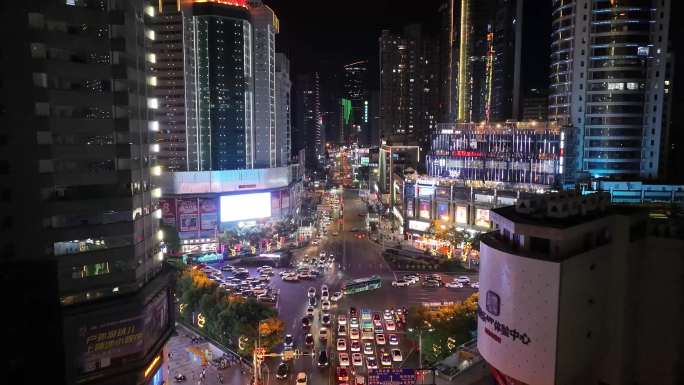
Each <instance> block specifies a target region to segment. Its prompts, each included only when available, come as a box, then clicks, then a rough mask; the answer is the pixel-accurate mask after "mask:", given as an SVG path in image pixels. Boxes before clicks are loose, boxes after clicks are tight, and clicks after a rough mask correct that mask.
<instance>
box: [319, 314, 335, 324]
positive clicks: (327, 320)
mask: <svg viewBox="0 0 684 385" xmlns="http://www.w3.org/2000/svg"><path fill="white" fill-rule="evenodd" d="M331 319H332V318H331V317H330V314H328V313H323V315H321V325H323V326H329V325H330V323H331Z"/></svg>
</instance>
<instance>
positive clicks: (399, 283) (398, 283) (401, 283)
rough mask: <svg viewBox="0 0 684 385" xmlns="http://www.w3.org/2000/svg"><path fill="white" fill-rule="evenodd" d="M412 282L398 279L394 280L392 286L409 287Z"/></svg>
mask: <svg viewBox="0 0 684 385" xmlns="http://www.w3.org/2000/svg"><path fill="white" fill-rule="evenodd" d="M409 285H410V283H409V282H408V281H405V280H403V279H398V280H396V281H392V286H394V287H408V286H409Z"/></svg>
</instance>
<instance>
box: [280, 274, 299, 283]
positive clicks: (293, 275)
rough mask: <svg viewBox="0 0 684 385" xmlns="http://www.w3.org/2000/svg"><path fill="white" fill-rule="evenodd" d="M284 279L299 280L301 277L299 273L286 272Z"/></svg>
mask: <svg viewBox="0 0 684 385" xmlns="http://www.w3.org/2000/svg"><path fill="white" fill-rule="evenodd" d="M283 281H285V282H298V281H299V277H298V276H297V274H286V275H284V276H283Z"/></svg>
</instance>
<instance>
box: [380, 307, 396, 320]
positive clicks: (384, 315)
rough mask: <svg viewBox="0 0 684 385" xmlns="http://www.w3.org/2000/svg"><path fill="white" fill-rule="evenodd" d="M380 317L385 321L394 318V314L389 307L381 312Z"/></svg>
mask: <svg viewBox="0 0 684 385" xmlns="http://www.w3.org/2000/svg"><path fill="white" fill-rule="evenodd" d="M382 318H384V319H385V321H387V320H391V319H392V318H394V316H393V315H392V312H391V311H390V310H389V309H385V311H384V312H383V313H382Z"/></svg>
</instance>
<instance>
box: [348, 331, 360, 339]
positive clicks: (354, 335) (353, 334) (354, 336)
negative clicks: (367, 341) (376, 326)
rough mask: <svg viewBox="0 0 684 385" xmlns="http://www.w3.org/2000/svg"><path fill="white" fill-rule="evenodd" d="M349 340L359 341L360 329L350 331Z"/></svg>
mask: <svg viewBox="0 0 684 385" xmlns="http://www.w3.org/2000/svg"><path fill="white" fill-rule="evenodd" d="M349 338H351V339H353V340H358V339H359V328H351V329H349Z"/></svg>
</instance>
